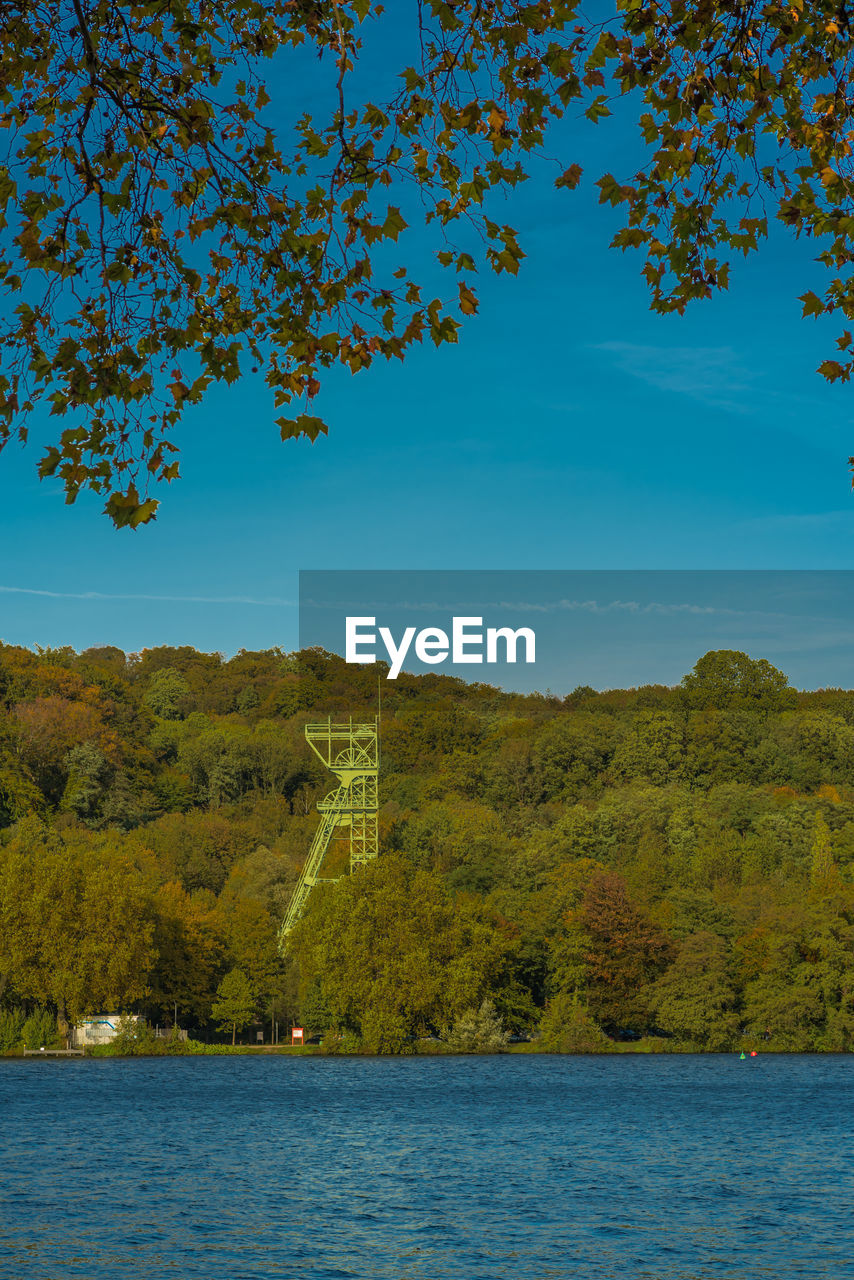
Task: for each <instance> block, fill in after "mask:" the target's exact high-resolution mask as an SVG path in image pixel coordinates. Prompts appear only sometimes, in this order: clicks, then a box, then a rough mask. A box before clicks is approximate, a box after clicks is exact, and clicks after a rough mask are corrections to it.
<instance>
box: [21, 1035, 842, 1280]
mask: <svg viewBox="0 0 854 1280" xmlns="http://www.w3.org/2000/svg"><path fill="white" fill-rule="evenodd" d="M852 1082H854V1060H852V1059H851V1058H848V1057H794V1056H786V1057H775V1056H760V1057H759V1058H756V1059H747V1060H746V1061H741V1060H739V1059H738V1058H737V1057H658V1058H656V1057H646V1056H630V1055H626V1056H619V1057H606V1058H560V1057H543V1056H537V1057H534V1056H507V1057H494V1058H488V1057H487V1058H415V1059H359V1058H311V1057H305V1058H285V1057H281V1058H260V1057H245V1058H201V1059H199V1058H194V1059H181V1058H173V1059H130V1060H125V1061H121V1060H113V1061H109V1060H106V1061H105V1060H100V1061H99V1060H89V1061H53V1062H50V1061H40V1060H35V1061H31V1060H30V1061H20V1060H17V1061H6V1062H0V1147H2V1160H0V1275H2V1276H3V1277H4V1280H5V1278H6V1277H7V1276H8V1277H14V1278H15V1280H17V1278H18V1277H23V1276H27V1277H32V1278H33V1280H65V1277H71V1276H79V1277H86V1278H87V1280H101V1278H102V1277H104V1278H106V1277H110V1280H113V1278H114V1277H133V1278H134V1280H148V1278H149V1277H150V1278H151V1280H154V1278H155V1277H161V1276H164V1277H178V1276H180V1277H205V1280H207V1277H210V1276H216V1277H219V1278H221V1280H241V1278H242V1277H258V1276H275V1277H278V1276H288V1277H300V1278H302V1277H309V1278H311V1277H351V1276H358V1277H383V1278H385V1277H389V1278H392V1280H404V1278H406V1280H440V1278H441V1280H444V1278H445V1277H451V1276H454V1277H458V1278H461V1280H468V1278H469V1277H471V1278H475V1277H476V1278H477V1280H480V1278H483V1280H495V1277H504V1276H508V1277H513V1278H514V1280H549V1278H550V1277H573V1280H586V1278H587V1277H597V1278H598V1277H601V1278H603V1280H604V1278H605V1277H620V1280H623V1278H624V1277H626V1278H627V1280H635V1278H639V1277H653V1278H654V1280H689V1278H691V1280H693V1278H694V1277H706V1276H709V1277H712V1276H714V1277H732V1278H733V1280H735V1278H736V1277H738V1280H755V1278H758V1277H766V1276H767V1277H781V1278H785V1280H788V1278H789V1277H795V1276H804V1277H806V1276H809V1277H833V1280H839V1278H840V1277H846V1276H854V1261H852V1255H853V1254H854V1225H852V1222H854V1218H852V1208H851V1206H852V1190H854V1186H852V1163H853V1162H854V1145H852V1137H854V1134H853V1133H852V1130H854V1123H852V1106H851V1104H852Z"/></svg>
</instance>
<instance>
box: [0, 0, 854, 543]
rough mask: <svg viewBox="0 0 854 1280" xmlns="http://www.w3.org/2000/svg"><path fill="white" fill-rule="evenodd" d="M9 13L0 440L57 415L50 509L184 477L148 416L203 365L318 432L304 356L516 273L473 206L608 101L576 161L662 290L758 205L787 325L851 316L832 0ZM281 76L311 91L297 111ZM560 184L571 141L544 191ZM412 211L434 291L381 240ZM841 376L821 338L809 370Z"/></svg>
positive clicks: (97, 5)
mask: <svg viewBox="0 0 854 1280" xmlns="http://www.w3.org/2000/svg"><path fill="white" fill-rule="evenodd" d="M2 15H3V23H2V36H0V40H2V44H0V50H2V73H0V125H2V126H3V128H4V129H5V130H6V131H7V135H6V136H7V145H6V149H5V154H4V155H3V156H2V157H0V283H2V286H3V288H4V289H5V290H6V293H7V296H8V302H7V306H6V307H5V308H4V309H3V311H4V319H3V321H2V325H0V346H2V351H3V361H2V367H0V447H2V445H3V444H4V443H7V442H8V441H9V440H11V439H15V438H17V439H19V440H21V441H26V438H27V432H28V423H29V421H30V419H31V417H32V415H33V412H34V410H36V409H39V410H41V411H44V410H48V411H49V413H50V414H51V415H55V416H57V417H58V418H59V419H60V421H61V424H62V425H61V429H59V431H58V434H57V435H56V436H55V438H53V439H51V440H49V441H47V442H46V444H45V447H44V452H43V454H42V457H41V460H40V463H39V471H40V474H41V475H42V476H50V475H56V476H58V477H60V478H61V480H62V482H63V484H64V487H65V494H66V499H67V501H70V502H73V501H74V499H75V498H76V497H77V495H78V494H79V493H80V492H81V491H82V490H84V489H90V490H94V491H95V492H97V493H100V494H103V495H105V497H106V506H105V509H106V511H107V513H108V514H109V516H110V517H111V518H112V520H113V521H114V522H115V523H116V524H117V525H131V526H137V525H139V524H141V523H144V522H146V521H148V520H150V519H152V517H153V516H154V514H155V512H156V509H157V505H158V500H157V498H156V497H154V496H152V489H153V487H155V486H156V484H157V482H159V481H170V480H172V479H174V478H176V477H177V476H178V473H179V464H178V461H177V457H176V454H177V447H176V445H175V442H174V440H173V439H172V438H171V436H170V431H171V429H172V428H173V427H174V426H175V424H176V423H177V422H178V421H179V419H180V418H181V415H182V413H183V412H184V411H185V409H186V408H187V406H190V405H196V404H200V403H201V402H202V401H203V399H204V398H205V396H206V395H207V394H208V393H209V392H210V389H211V388H212V387H213V386H214V385H215V384H216V383H218V382H222V381H225V382H228V383H230V382H234V381H235V380H236V379H237V378H239V377H240V376H241V374H242V373H244V372H246V371H247V369H253V370H260V369H261V368H263V371H264V377H265V379H266V383H267V385H268V386H269V387H270V389H271V392H272V395H273V400H274V404H275V406H276V409H277V410H278V411H280V416H278V417H277V418H276V424H277V426H278V427H279V430H280V432H281V435H282V437H283V438H289V437H293V436H308V437H309V438H311V439H315V438H316V437H317V435H318V434H319V433H320V432H325V431H326V429H327V425H326V423H325V422H324V421H323V420H322V419H321V418H320V417H318V416H317V415H316V413H315V412H314V411H313V409H312V401H313V399H314V397H315V396H316V394H317V392H318V391H319V389H320V381H321V377H322V375H323V373H324V371H325V370H327V369H329V368H330V367H331V366H333V365H334V364H337V363H341V364H343V365H345V366H346V367H348V368H349V369H350V370H352V372H354V373H355V372H358V371H360V370H362V369H365V368H367V367H369V366H370V365H371V364H372V363H373V361H374V360H376V359H378V358H380V357H382V358H384V359H393V358H403V357H404V355H405V353H406V351H407V350H408V349H409V348H410V347H411V346H412V344H413V343H416V342H422V341H424V339H425V338H429V339H431V340H432V341H433V342H435V343H436V344H437V345H438V344H441V343H444V342H454V341H456V339H457V332H458V329H459V325H460V322H461V320H462V319H463V318H464V317H465V316H467V315H471V314H473V313H474V312H475V311H476V310H477V306H478V301H477V295H476V290H475V283H474V281H475V276H476V272H477V270H478V268H479V267H483V266H486V267H488V268H491V269H493V270H494V271H497V272H510V273H516V271H517V270H518V267H519V263H520V261H521V259H522V257H523V256H524V253H523V249H522V247H521V246H520V244H519V242H518V239H517V237H516V234H515V232H514V230H513V228H512V227H511V226H509V225H506V224H504V223H503V222H501V221H500V220H499V219H497V218H496V217H495V215H494V214H493V212H492V206H491V202H490V194H491V193H492V192H494V191H496V190H500V189H502V188H504V189H506V188H509V187H513V186H515V185H516V184H518V183H520V182H522V181H524V180H525V179H526V178H527V177H528V176H529V171H528V170H527V169H526V168H525V165H526V163H527V160H528V158H529V157H530V156H531V155H532V154H533V153H536V152H539V151H541V150H542V149H543V148H544V146H545V144H546V142H547V141H548V140H549V139H550V135H552V133H553V130H554V126H555V125H556V123H557V121H559V120H560V118H561V117H562V116H564V115H566V114H567V113H571V115H572V117H573V119H575V118H586V121H587V122H588V123H589V124H591V125H592V124H597V123H598V122H600V121H601V120H603V119H605V118H606V117H607V116H609V115H610V114H611V113H612V112H613V111H614V110H615V109H616V108H615V100H616V99H619V98H625V99H626V103H627V109H628V110H629V111H630V112H631V114H632V117H633V118H634V120H636V122H637V125H638V128H639V130H640V139H639V151H638V164H637V167H636V170H635V172H634V173H633V174H630V175H620V176H615V175H612V174H605V175H594V176H595V177H596V178H597V180H598V185H599V189H600V199H601V201H602V202H605V203H610V204H612V205H615V206H621V207H623V208H624V210H625V215H626V221H625V226H624V227H623V228H622V230H620V231H619V232H618V234H617V235H616V236H615V238H614V241H613V243H614V245H615V246H616V247H619V248H621V249H627V248H635V249H639V250H640V251H641V253H642V254H643V256H644V265H643V274H644V276H645V277H646V280H647V282H648V284H649V287H650V290H651V303H652V306H653V307H654V308H655V309H656V310H659V311H670V310H677V311H681V310H682V309H683V308H684V307H685V306H686V304H687V303H688V302H689V301H691V300H692V299H696V298H704V297H708V296H709V295H710V294H711V293H712V292H713V291H714V290H716V289H722V288H726V287H727V283H728V279H729V272H730V258H731V257H732V256H733V255H734V254H739V253H743V254H747V253H749V252H751V251H753V250H755V249H757V248H758V246H759V244H760V242H761V241H762V239H763V238H764V237H765V236H767V234H768V218H769V214H773V215H774V216H775V217H776V218H777V219H779V220H780V221H781V222H782V223H783V224H784V225H785V226H786V227H788V228H790V229H791V230H792V231H793V232H794V233H795V235H804V236H809V237H812V238H814V239H815V240H816V241H817V248H818V247H819V245H820V254H819V259H820V261H821V262H822V263H823V264H824V265H825V266H826V267H827V268H828V271H829V279H828V283H827V286H826V289H825V291H824V294H823V296H819V295H817V294H816V293H815V292H813V291H811V290H809V291H807V292H806V293H805V294H803V295H802V301H803V310H804V314H805V315H807V316H811V315H812V316H816V315H821V314H823V313H830V314H835V313H838V314H839V316H840V317H841V320H842V322H843V323H844V322H845V321H847V320H848V319H850V317H851V315H852V311H854V279H852V275H851V269H850V268H851V261H852V234H854V214H852V207H851V179H852V161H851V144H850V141H849V138H850V134H851V123H852V110H854V106H852V103H851V100H850V95H849V94H848V92H847V86H848V83H849V81H850V59H851V48H852V33H851V26H850V20H849V16H848V14H847V12H846V10H845V6H844V5H841V4H838V3H837V2H836V0H821V2H820V3H816V4H811V5H804V4H803V2H802V0H793V3H792V4H790V5H789V4H785V5H783V4H778V3H776V2H775V3H770V2H762V0H760V2H758V3H756V2H747V0H679V2H677V3H673V4H669V5H667V6H660V5H652V4H645V3H644V0H618V4H617V7H616V9H614V10H612V9H611V8H610V7H608V8H607V10H606V8H605V6H594V11H593V14H592V16H587V11H586V10H585V11H584V12H583V13H582V11H581V10H580V9H578V8H577V7H576V6H575V5H574V4H572V3H564V2H562V0H552V2H551V3H531V4H519V3H517V2H516V0H487V2H486V3H484V2H483V0H422V3H419V4H418V5H417V6H416V5H413V6H412V7H411V11H410V10H407V11H406V13H405V14H404V16H403V17H401V15H400V13H399V12H397V11H394V10H392V11H390V12H385V11H384V6H383V5H381V4H379V3H376V0H265V2H263V3H262V2H261V0H234V3H231V4H228V5H223V4H220V3H217V2H216V0H133V2H127V0H71V2H70V3H60V4H47V3H38V2H34V3H29V4H27V5H13V4H4V5H2ZM377 41H380V42H384V46H383V47H384V48H385V49H386V50H387V53H386V57H387V58H388V57H391V58H395V57H397V58H399V73H398V74H397V76H396V77H395V78H393V82H394V85H395V87H394V89H393V90H391V89H390V90H389V91H388V93H387V94H386V95H385V96H377V95H373V94H372V92H369V91H366V88H365V83H366V81H368V82H369V81H370V79H371V78H370V76H367V77H366V76H365V75H362V76H361V78H360V71H361V70H362V69H363V64H365V65H368V66H370V65H372V64H371V63H370V57H371V56H372V50H374V44H375V42H377ZM374 52H375V51H374ZM293 83H297V84H299V85H300V86H302V87H306V86H308V85H309V84H311V85H313V86H317V92H316V93H313V97H312V104H313V110H306V109H305V104H304V103H303V102H302V100H301V99H302V96H303V95H302V94H299V95H297V98H298V99H299V102H298V103H297V102H295V100H294V99H293V98H292V99H290V100H289V99H288V94H287V92H286V91H285V90H284V88H283V86H285V85H287V84H293ZM373 87H376V86H373ZM315 99H316V100H317V101H315ZM559 145H560V146H561V147H565V146H571V145H572V143H571V141H570V142H567V140H566V137H565V135H564V134H561V136H560V139H559ZM581 177H582V172H581V167H580V166H579V164H578V163H577V162H575V161H574V160H573V157H572V156H571V155H567V156H565V157H564V158H563V160H561V162H560V163H559V164H558V165H557V166H556V168H555V171H554V179H553V180H554V182H555V185H556V186H557V187H559V188H566V189H572V188H574V187H576V186H577V185H578V184H579V182H580V180H581ZM425 219H426V222H427V224H428V226H429V228H430V235H431V237H432V247H433V251H434V252H435V253H436V256H437V258H438V260H439V262H440V263H441V264H442V265H443V266H444V267H446V268H448V269H449V270H450V271H451V272H452V273H453V285H451V286H449V289H448V291H447V292H448V296H447V297H439V296H431V292H432V291H431V290H427V291H426V292H425V284H424V277H423V276H422V275H421V274H420V272H419V270H418V268H417V267H412V268H410V266H408V265H406V262H407V256H406V254H405V253H403V252H402V251H401V252H400V253H399V254H398V253H397V250H396V249H394V245H395V242H397V241H398V239H399V238H400V237H401V235H402V234H403V233H404V232H405V231H406V229H407V226H411V225H414V223H415V222H416V221H421V222H423V221H424V220H425ZM416 277H418V278H416ZM852 368H854V348H852V339H851V334H850V332H848V331H847V330H843V332H842V333H841V334H840V337H839V340H838V350H837V351H836V352H835V353H834V355H833V358H828V359H826V360H825V361H823V363H822V364H821V366H820V371H821V373H822V374H823V375H824V376H825V377H826V378H828V379H830V380H837V379H841V380H848V379H849V378H850V375H851V372H852ZM288 406H293V407H292V408H288ZM288 415H289V416H288ZM66 422H67V423H68V425H64V424H65V423H66Z"/></svg>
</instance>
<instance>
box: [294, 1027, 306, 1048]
mask: <svg viewBox="0 0 854 1280" xmlns="http://www.w3.org/2000/svg"><path fill="white" fill-rule="evenodd" d="M291 1044H305V1034H304V1032H303V1029H302V1027H291Z"/></svg>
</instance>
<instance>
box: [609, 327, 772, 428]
mask: <svg viewBox="0 0 854 1280" xmlns="http://www.w3.org/2000/svg"><path fill="white" fill-rule="evenodd" d="M591 349H592V350H594V351H605V352H608V353H610V354H611V355H613V356H614V358H615V363H616V365H617V368H618V369H620V370H621V371H622V372H623V373H627V374H628V375H629V376H630V377H632V378H638V379H639V380H640V381H641V382H646V383H648V384H649V386H651V387H657V388H658V390H659V391H669V392H676V394H677V395H683V396H690V397H691V399H692V400H701V401H702V402H703V403H704V404H708V405H712V406H714V407H715V408H719V409H728V410H730V411H731V412H734V413H746V412H747V411H748V409H749V408H750V406H749V405H748V404H746V403H745V402H744V394H745V393H746V392H748V391H750V390H751V388H752V385H753V379H754V375H753V374H752V373H751V372H750V370H749V369H746V368H745V367H744V365H743V364H742V363H741V360H740V358H739V355H738V353H737V352H736V351H734V350H733V348H732V347H648V346H642V345H639V344H637V343H634V342H598V343H595V344H593V346H592V348H591Z"/></svg>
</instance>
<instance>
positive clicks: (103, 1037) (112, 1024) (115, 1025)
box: [71, 1013, 144, 1049]
mask: <svg viewBox="0 0 854 1280" xmlns="http://www.w3.org/2000/svg"><path fill="white" fill-rule="evenodd" d="M122 1021H124V1022H125V1023H126V1024H127V1023H128V1022H135V1023H139V1022H143V1021H144V1019H143V1018H141V1017H140V1015H139V1014H138V1013H93V1014H92V1016H91V1017H90V1018H84V1019H83V1021H82V1022H78V1023H77V1026H76V1027H75V1028H74V1030H73V1031H72V1033H71V1046H72V1048H74V1049H92V1048H94V1047H95V1045H99V1044H109V1043H110V1041H111V1040H115V1038H116V1036H117V1035H118V1031H119V1023H120V1022H122Z"/></svg>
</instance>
